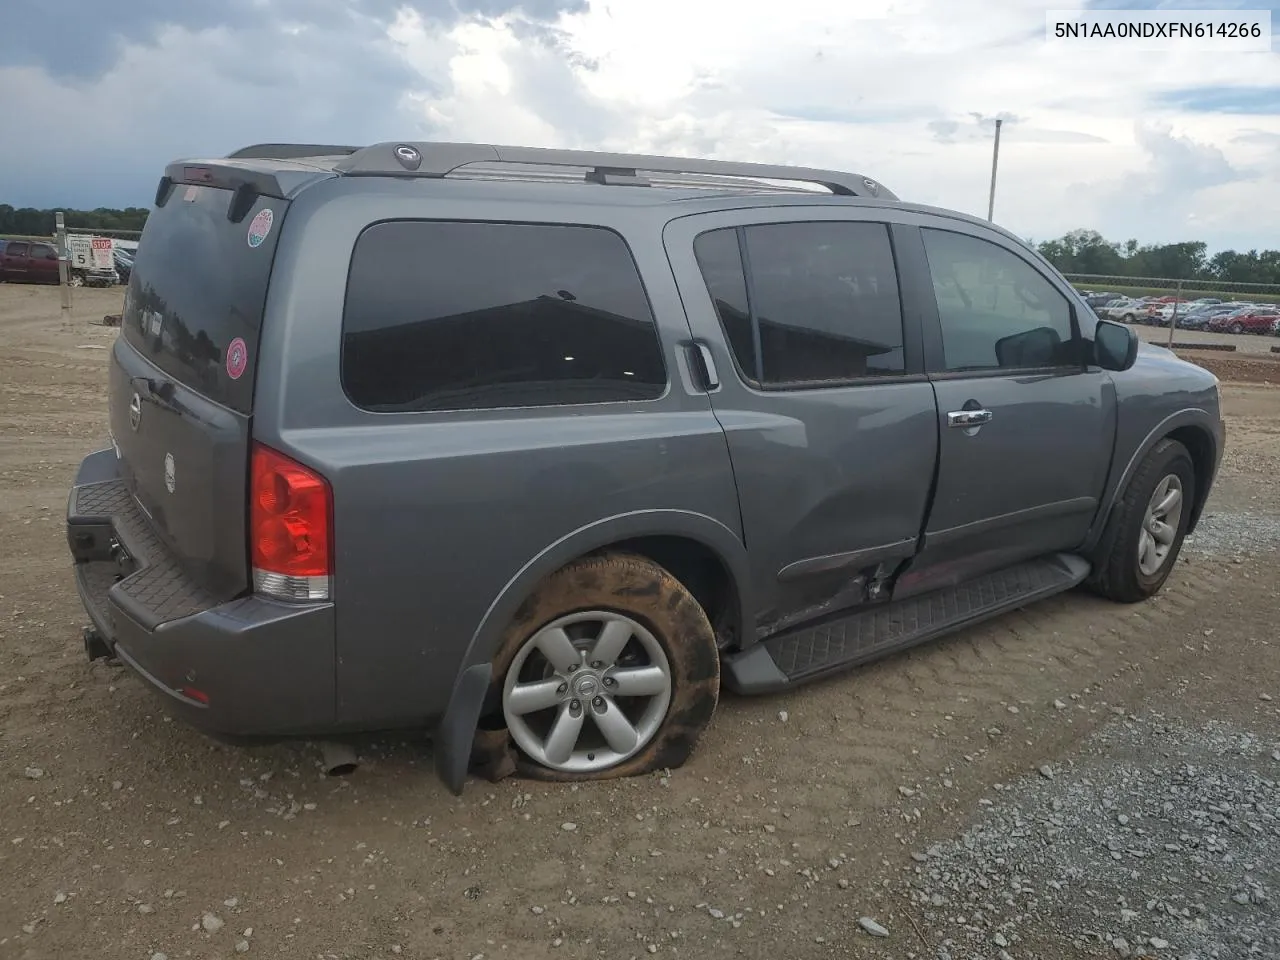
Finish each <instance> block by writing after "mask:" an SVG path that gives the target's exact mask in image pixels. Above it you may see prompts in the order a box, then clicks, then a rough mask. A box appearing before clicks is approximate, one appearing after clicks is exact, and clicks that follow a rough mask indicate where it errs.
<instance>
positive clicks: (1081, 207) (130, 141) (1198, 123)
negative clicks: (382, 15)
mask: <svg viewBox="0 0 1280 960" xmlns="http://www.w3.org/2000/svg"><path fill="white" fill-rule="evenodd" d="M255 2H260V4H266V5H267V6H269V7H271V8H272V9H277V8H278V9H279V10H284V9H286V8H285V7H283V6H281V4H283V3H285V0H255ZM289 2H290V3H291V6H289V7H288V8H287V9H288V10H289V11H290V12H291V13H292V14H293V16H292V18H291V19H289V20H288V22H287V24H286V25H285V28H283V29H282V28H281V26H280V24H281V21H280V19H279V16H278V17H277V18H276V19H275V20H270V18H267V20H270V22H264V23H263V24H261V25H257V26H255V25H253V24H252V23H251V22H249V21H248V19H247V15H243V14H244V9H245V8H244V7H243V5H241V6H238V7H237V8H236V9H237V10H239V11H240V13H241V14H242V16H241V19H240V20H239V21H237V23H236V24H235V25H230V26H229V25H224V26H222V27H218V28H209V29H196V28H194V27H191V28H176V27H172V28H169V29H167V30H163V31H161V32H160V33H158V34H156V35H155V37H154V39H153V40H149V41H148V42H146V43H142V42H140V41H133V42H131V44H130V45H126V46H124V47H122V49H123V53H122V55H121V56H120V57H119V58H118V59H117V60H116V61H115V63H114V65H113V66H112V67H111V68H110V69H109V70H107V72H106V73H105V74H103V75H102V76H101V77H100V78H98V79H97V80H96V81H95V82H92V83H76V82H74V81H69V80H66V79H54V78H52V77H51V76H50V75H49V74H47V73H45V72H44V71H43V70H41V69H40V68H38V67H35V66H26V67H18V66H9V67H6V66H5V65H4V63H3V62H2V61H0V87H3V88H4V89H6V91H7V93H8V96H7V97H6V99H5V100H3V101H0V113H4V114H5V115H3V116H0V129H3V131H4V133H5V134H6V136H5V137H4V138H0V202H3V201H4V200H5V199H6V198H7V197H9V196H12V195H14V194H15V193H20V192H24V191H25V192H26V193H27V194H28V195H30V196H32V197H33V202H34V199H35V198H38V199H39V200H40V202H42V203H43V202H53V199H54V198H53V197H52V196H51V194H52V193H53V192H55V191H54V189H52V188H51V187H50V183H49V180H50V178H51V177H56V178H58V182H62V183H64V184H65V183H70V182H81V183H82V185H84V190H82V191H81V193H80V194H76V193H74V192H73V191H71V190H67V191H66V193H64V195H63V196H65V197H66V199H67V200H77V201H80V202H83V203H89V204H90V205H96V203H97V202H101V203H122V202H135V203H146V202H147V200H148V197H149V185H150V184H152V183H154V180H155V177H156V176H158V174H159V171H160V167H161V165H162V164H163V163H164V162H165V161H166V160H168V159H171V158H172V157H174V156H182V155H190V154H192V153H201V152H203V153H221V152H226V151H228V150H230V149H233V148H235V147H237V146H240V145H242V144H244V143H249V142H253V141H257V140H268V139H273V140H274V139H285V138H292V139H298V140H315V141H322V142H366V141H368V140H372V139H390V138H398V137H411V136H412V137H437V138H441V139H459V140H482V141H492V142H498V143H524V144H529V145H537V146H573V147H584V148H603V149H612V150H637V151H644V152H657V153H670V154H684V155H692V154H698V155H704V156H713V157H720V158H731V159H749V160H762V161H773V162H790V163H798V164H805V165H810V166H833V167H843V168H846V169H853V170H857V171H859V172H863V173H866V174H867V175H870V176H872V177H874V178H876V179H878V180H881V181H883V182H884V183H885V184H886V185H887V186H888V187H889V188H890V189H892V190H893V191H894V192H896V193H897V194H898V195H899V196H901V197H903V198H904V199H909V200H917V201H921V202H925V203H932V204H938V205H942V206H947V207H953V208H957V209H961V210H965V211H968V212H972V213H978V214H985V211H986V203H987V186H988V178H989V175H990V162H991V145H990V137H991V131H992V125H991V118H993V117H995V116H997V115H1000V116H1004V117H1006V118H1007V119H1006V123H1005V126H1004V131H1003V134H1002V147H1001V158H1000V182H999V193H998V196H997V200H996V214H997V219H998V220H999V221H1000V222H1002V223H1003V224H1005V225H1006V226H1008V227H1010V228H1011V229H1013V230H1015V231H1016V232H1018V233H1020V234H1022V235H1024V236H1034V237H1036V238H1045V237H1048V236H1053V235H1058V234H1061V233H1064V232H1066V231H1067V230H1069V229H1072V228H1075V227H1090V228H1094V229H1098V230H1100V231H1101V232H1103V233H1104V234H1107V235H1108V236H1111V237H1113V238H1115V239H1125V238H1128V237H1130V236H1132V237H1137V238H1139V239H1140V240H1142V241H1144V242H1155V241H1172V240H1178V239H1185V238H1190V237H1199V236H1203V237H1204V239H1206V240H1209V241H1210V242H1211V243H1213V244H1214V245H1215V246H1222V245H1234V246H1239V247H1244V248H1247V247H1249V246H1271V247H1275V246H1277V245H1278V244H1277V240H1276V238H1275V234H1274V232H1273V228H1272V226H1271V223H1270V222H1269V219H1267V218H1263V217H1261V216H1260V215H1259V214H1260V211H1263V210H1267V209H1271V210H1275V209H1280V173H1277V170H1280V163H1277V162H1276V161H1277V160H1278V159H1280V104H1277V107H1276V109H1275V110H1274V111H1273V112H1272V113H1270V114H1257V113H1254V114H1228V113H1205V112H1191V111H1188V110H1185V109H1183V108H1181V107H1178V106H1175V105H1172V104H1173V101H1166V100H1164V99H1162V97H1161V95H1162V94H1163V93H1166V92H1169V91H1173V90H1179V89H1186V88H1200V87H1204V88H1222V87H1241V88H1246V87H1253V88H1259V87H1261V88H1264V89H1265V88H1268V87H1270V88H1273V89H1280V58H1277V57H1276V56H1275V55H1274V54H1248V55H1223V54H1204V53H1197V52H1194V51H1189V50H1184V51H1179V52H1176V53H1148V52H1140V51H1134V50H1131V49H1128V48H1126V47H1125V46H1124V45H1123V44H1119V45H1117V48H1116V49H1115V50H1114V51H1102V52H1099V51H1097V50H1095V49H1089V50H1080V51H1075V50H1072V49H1070V48H1064V47H1061V46H1059V47H1054V48H1050V47H1047V46H1046V45H1045V44H1044V42H1043V33H1044V22H1045V21H1044V9H1045V6H1046V5H1045V4H1040V3H1033V2H1029V0H851V2H849V3H845V4H834V3H831V2H830V0H788V2H787V3H785V4H777V3H771V4H765V3H763V2H762V0H734V2H730V0H590V5H589V8H588V9H586V10H585V11H584V12H577V13H571V14H562V15H561V16H560V17H559V18H558V19H554V20H547V19H545V18H544V19H541V20H531V19H529V18H527V17H526V16H525V15H524V14H520V13H518V12H517V13H514V14H509V15H507V16H506V17H502V18H498V19H483V18H479V17H476V16H472V17H470V18H464V19H455V20H454V22H453V23H452V25H449V24H447V23H444V22H442V21H441V20H440V19H439V18H438V17H436V16H434V15H431V14H430V13H428V15H427V16H423V15H420V14H417V13H414V12H412V11H411V8H410V7H409V6H408V5H407V4H406V5H405V6H404V7H403V8H402V10H401V12H400V14H399V15H398V16H397V17H395V18H394V19H393V20H392V21H389V22H388V21H378V20H370V19H369V18H368V17H364V18H360V17H355V16H354V15H351V17H352V18H349V20H348V21H343V23H345V24H346V26H345V28H344V29H341V30H339V29H336V28H335V27H334V26H333V24H334V22H335V21H334V17H336V16H337V14H336V13H335V12H334V11H335V10H339V9H341V8H342V7H343V4H344V3H348V4H350V3H351V2H352V0H331V2H329V3H327V4H326V5H325V7H324V9H325V10H326V11H327V16H328V19H327V20H325V21H324V22H323V23H322V22H320V21H319V20H317V21H315V22H312V23H308V22H306V21H305V19H304V18H303V14H302V13H301V12H300V11H305V10H306V9H308V8H307V6H306V5H304V4H300V3H297V2H293V0H289ZM557 4H558V5H559V6H560V8H562V9H563V8H565V7H567V6H572V5H573V4H572V3H567V2H561V0H555V2H552V3H540V4H538V5H536V6H537V7H538V9H539V12H540V13H545V12H547V11H550V10H551V9H553V8H554V7H555V6H556V5H557ZM1053 5H1054V6H1056V7H1062V6H1068V5H1069V4H1068V3H1066V2H1064V0H1057V2H1055V3H1054V4H1053ZM375 6H376V7H378V8H379V9H384V8H385V9H388V10H389V9H391V8H392V6H393V0H379V2H378V3H377V4H373V3H366V5H365V6H364V7H362V8H361V9H373V8H374V7H375ZM428 6H431V5H428ZM469 6H470V8H471V9H480V10H482V9H499V8H502V7H506V6H508V4H506V3H505V2H503V0H494V2H492V3H490V2H488V0H486V2H484V3H482V2H479V0H476V2H474V3H470V4H469ZM524 6H525V9H529V5H528V4H527V3H526V4H525V5H524ZM419 8H420V9H427V7H423V6H422V5H419ZM349 9H355V7H354V6H353V7H350V8H349ZM431 9H434V7H431ZM548 15H549V14H548ZM280 16H282V14H281V15H280ZM246 24H248V25H246ZM1255 102H1256V96H1255ZM16 111H21V112H16ZM33 145H34V147H33ZM91 169H97V170H99V171H100V172H101V171H105V172H102V175H101V177H100V178H99V179H97V180H94V181H93V182H92V184H86V183H85V181H84V176H85V174H86V171H89V170H91ZM76 171H80V173H79V181H76V178H77V173H76ZM17 178H23V179H22V180H21V181H19V180H18V179H17ZM37 183H38V184H39V185H40V186H39V188H38V189H34V188H31V187H32V185H33V184H37ZM125 183H127V184H128V185H129V190H130V191H132V192H131V194H130V196H129V197H128V198H127V199H126V198H122V197H121V196H120V193H121V190H122V189H123V188H122V187H121V186H120V185H121V184H125ZM135 184H145V185H146V187H145V189H144V190H143V192H140V193H139V192H137V190H138V188H137V187H136V186H134V185H135ZM54 185H55V187H56V182H55V184H54ZM90 187H92V189H94V190H98V191H100V193H99V195H98V196H95V197H93V198H87V197H85V196H83V195H84V194H86V193H87V192H89V190H90ZM108 190H109V191H110V193H109V195H102V194H103V193H106V192H107V191H108ZM59 199H61V198H59ZM1205 231H1212V236H1207V235H1205V234H1204V232H1205Z"/></svg>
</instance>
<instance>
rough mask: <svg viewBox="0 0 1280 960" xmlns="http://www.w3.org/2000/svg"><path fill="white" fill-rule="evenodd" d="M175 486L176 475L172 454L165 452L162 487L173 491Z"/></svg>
mask: <svg viewBox="0 0 1280 960" xmlns="http://www.w3.org/2000/svg"><path fill="white" fill-rule="evenodd" d="M175 486H177V476H176V475H175V472H174V469H173V454H172V453H166V454H165V455H164V488H165V489H166V490H168V491H169V492H170V493H173V488H174V487H175Z"/></svg>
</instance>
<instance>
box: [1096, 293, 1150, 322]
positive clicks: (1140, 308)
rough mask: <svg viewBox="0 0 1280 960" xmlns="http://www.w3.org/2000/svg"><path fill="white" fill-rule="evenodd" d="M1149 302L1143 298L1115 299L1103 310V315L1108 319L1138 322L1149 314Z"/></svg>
mask: <svg viewBox="0 0 1280 960" xmlns="http://www.w3.org/2000/svg"><path fill="white" fill-rule="evenodd" d="M1147 309H1148V304H1147V303H1146V302H1145V301H1143V300H1134V299H1128V298H1125V299H1120V300H1113V301H1111V303H1109V304H1107V306H1106V308H1105V309H1104V310H1103V316H1104V318H1105V319H1107V320H1120V321H1122V322H1123V323H1137V322H1138V321H1139V320H1140V319H1141V318H1142V317H1145V316H1146V315H1147Z"/></svg>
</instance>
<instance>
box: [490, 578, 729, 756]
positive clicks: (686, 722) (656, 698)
mask: <svg viewBox="0 0 1280 960" xmlns="http://www.w3.org/2000/svg"><path fill="white" fill-rule="evenodd" d="M493 666H494V670H493V675H494V677H495V689H494V690H493V691H492V693H493V695H494V700H495V702H498V703H500V704H501V714H500V719H501V722H502V723H503V724H504V725H505V727H506V730H507V732H508V733H509V734H510V737H511V741H512V742H513V743H514V745H515V747H516V751H517V754H516V769H517V771H518V772H520V773H522V774H524V775H525V776H528V777H531V778H535V779H541V780H561V781H565V780H596V779H608V778H615V777H629V776H636V775H639V774H644V773H649V772H651V771H653V770H659V769H664V768H675V767H679V766H681V765H682V764H683V763H684V762H685V761H686V760H687V759H688V758H689V756H690V754H691V753H692V752H693V748H694V745H695V744H696V743H697V740H698V738H699V736H700V735H701V734H702V732H703V730H704V729H705V728H706V726H707V724H708V723H710V721H711V717H712V715H713V714H714V713H715V708H716V703H717V701H718V699H719V694H720V657H719V651H718V650H717V647H716V638H715V632H714V631H713V629H712V627H711V623H710V621H709V620H708V619H707V615H706V613H705V611H703V609H702V607H701V606H700V605H699V603H698V602H697V600H695V599H694V598H693V596H692V595H691V594H690V593H689V591H688V590H686V589H685V587H684V585H683V584H681V583H680V581H678V580H676V579H675V578H674V577H673V576H671V574H670V573H668V572H667V571H666V570H664V569H663V568H662V567H660V566H658V565H657V564H655V563H653V562H652V561H650V560H648V559H646V558H644V557H640V556H635V555H630V554H614V555H607V556H597V557H588V558H585V559H583V560H579V561H576V562H574V563H572V564H570V565H569V566H567V567H564V568H563V569H561V570H559V571H557V572H556V573H554V574H552V575H551V576H550V577H549V578H548V579H547V580H546V582H545V583H543V585H542V586H541V587H540V588H539V589H538V591H537V592H536V593H535V594H534V595H533V596H532V597H530V598H529V600H527V601H526V602H525V603H524V604H523V605H522V606H521V608H520V610H519V611H517V613H516V616H515V617H514V619H513V621H512V623H511V625H510V626H509V627H508V628H507V633H506V635H505V637H504V638H503V643H502V645H501V647H500V652H499V654H498V656H497V657H496V658H495V660H494V664H493Z"/></svg>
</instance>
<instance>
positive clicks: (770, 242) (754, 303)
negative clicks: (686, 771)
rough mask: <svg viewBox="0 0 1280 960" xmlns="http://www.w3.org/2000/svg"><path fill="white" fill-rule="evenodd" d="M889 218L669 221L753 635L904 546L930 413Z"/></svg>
mask: <svg viewBox="0 0 1280 960" xmlns="http://www.w3.org/2000/svg"><path fill="white" fill-rule="evenodd" d="M897 230H898V227H896V226H895V225H893V224H890V223H887V222H883V221H881V220H878V219H877V218H876V217H875V216H874V215H873V214H872V213H871V212H870V211H867V212H865V213H864V212H863V211H860V210H858V209H856V208H844V209H832V208H831V207H824V208H822V209H821V210H817V209H810V208H798V207H790V208H781V209H779V208H772V209H768V210H764V209H759V210H742V211H732V212H722V213H715V214H704V215H698V216H692V217H686V218H681V219H679V220H676V221H673V222H672V223H671V224H669V225H668V227H667V229H666V235H665V236H666V246H667V253H668V256H669V257H670V259H671V263H672V267H673V269H674V271H675V275H676V280H677V283H678V284H679V287H680V292H681V297H682V299H683V300H684V304H685V309H686V312H687V315H688V318H689V323H690V327H691V330H692V333H693V335H694V337H695V340H696V342H697V343H698V344H699V345H700V350H701V351H702V352H703V355H704V356H705V357H706V360H707V362H708V364H709V367H710V373H711V376H710V377H709V378H708V379H709V383H710V384H711V390H710V397H711V404H712V408H713V409H714V411H715V413H716V416H717V418H718V419H719V421H720V424H721V426H722V427H723V428H724V431H725V435H726V437H727V438H728V444H729V453H730V458H731V460H732V463H733V469H734V474H735V477H736V480H737V486H738V496H739V503H740V505H741V510H742V525H743V531H744V534H745V538H746V545H747V550H748V553H749V555H750V562H751V566H752V586H753V590H754V594H755V598H756V601H757V609H756V615H757V616H756V620H757V622H756V626H757V633H758V635H762V636H763V635H767V634H769V633H773V632H777V631H779V630H782V629H785V628H787V627H790V626H794V625H796V624H799V623H801V622H804V621H806V620H810V619H813V618H815V617H819V616H823V615H826V614H829V613H833V612H835V611H837V610H840V609H844V608H847V607H850V606H854V605H857V604H859V603H863V602H866V601H867V600H868V599H871V598H874V597H876V596H877V594H878V591H879V589H880V586H881V585H880V584H879V581H881V580H883V579H885V578H887V577H888V576H889V575H890V574H891V573H892V572H893V571H894V570H896V569H897V568H898V567H899V566H900V565H901V563H902V562H903V561H904V560H906V559H907V558H909V557H911V556H912V555H913V554H914V553H915V551H916V543H917V539H918V537H919V533H920V528H921V525H922V523H923V520H924V516H925V510H926V507H927V504H928V499H929V488H930V484H931V483H932V480H933V469H934V462H935V458H936V454H937V444H938V430H937V417H936V408H935V405H934V398H933V389H932V387H931V386H930V385H929V382H928V379H927V378H926V377H925V375H924V370H923V365H922V352H921V341H920V327H919V314H920V304H918V303H915V302H913V301H912V300H911V298H910V297H905V298H904V297H903V296H902V294H901V292H900V291H899V286H898V277H897V268H896V265H895V243H896V231H897Z"/></svg>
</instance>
